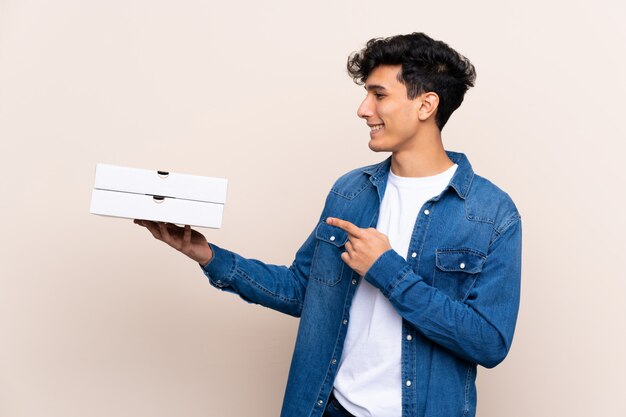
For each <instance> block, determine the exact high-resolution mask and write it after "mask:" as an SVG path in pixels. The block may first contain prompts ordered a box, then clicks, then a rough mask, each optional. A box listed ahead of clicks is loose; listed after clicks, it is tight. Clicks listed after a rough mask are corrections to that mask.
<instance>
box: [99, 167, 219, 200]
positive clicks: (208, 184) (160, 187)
mask: <svg viewBox="0 0 626 417" xmlns="http://www.w3.org/2000/svg"><path fill="white" fill-rule="evenodd" d="M227 185H228V180H226V179H225V178H214V177H204V176H199V175H189V174H177V173H173V172H167V171H151V170H147V169H139V168H128V167H121V166H116V165H108V164H98V165H97V166H96V179H95V181H94V188H95V189H99V190H109V191H120V192H126V193H134V194H147V195H153V196H154V195H156V196H163V197H173V198H180V199H185V200H196V201H206V202H210V203H220V204H224V203H225V202H226V188H227Z"/></svg>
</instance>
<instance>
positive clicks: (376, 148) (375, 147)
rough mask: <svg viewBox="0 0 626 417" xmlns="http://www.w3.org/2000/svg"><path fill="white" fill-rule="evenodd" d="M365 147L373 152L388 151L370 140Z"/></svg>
mask: <svg viewBox="0 0 626 417" xmlns="http://www.w3.org/2000/svg"><path fill="white" fill-rule="evenodd" d="M367 146H369V148H370V150H372V151H374V152H387V151H388V149H385V148H384V147H383V146H381V145H380V144H379V143H376V141H374V140H372V139H370V141H369V143H368V144H367Z"/></svg>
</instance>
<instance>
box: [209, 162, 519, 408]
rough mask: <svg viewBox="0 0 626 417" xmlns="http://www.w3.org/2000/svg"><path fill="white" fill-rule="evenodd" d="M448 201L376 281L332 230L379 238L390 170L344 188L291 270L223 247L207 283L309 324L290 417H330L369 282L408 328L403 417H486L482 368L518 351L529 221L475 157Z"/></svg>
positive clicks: (380, 268)
mask: <svg viewBox="0 0 626 417" xmlns="http://www.w3.org/2000/svg"><path fill="white" fill-rule="evenodd" d="M448 156H449V157H450V159H452V161H454V162H455V163H456V164H458V168H457V170H456V172H455V174H454V176H453V177H452V179H451V180H450V183H449V185H448V186H447V187H446V188H445V189H444V191H442V192H441V194H440V195H438V196H436V197H434V198H432V199H430V200H429V201H427V202H426V203H425V204H424V206H423V207H422V208H421V210H420V212H419V214H418V216H417V218H416V220H415V226H414V228H413V234H412V236H411V242H410V245H409V251H408V253H404V254H398V253H396V252H395V251H394V250H392V249H390V250H388V251H387V252H385V253H383V254H382V255H381V256H380V257H379V258H378V259H377V260H376V261H375V262H374V264H373V265H372V267H371V268H370V269H369V271H368V272H367V273H366V275H365V277H364V278H361V277H360V276H359V275H358V274H357V273H356V272H354V271H353V270H352V269H350V268H349V267H348V266H347V265H346V264H345V263H344V262H343V261H342V260H341V258H340V255H341V253H342V252H343V251H344V250H345V249H344V244H345V243H346V241H347V239H348V236H347V234H346V232H344V231H343V230H341V229H339V228H336V227H334V226H330V225H328V224H326V223H325V222H324V220H325V219H326V217H338V218H340V219H345V220H348V221H350V222H352V223H354V224H355V225H357V226H359V227H364V228H367V227H376V223H377V220H378V211H379V206H380V202H381V200H382V197H383V194H384V193H385V186H386V184H387V176H388V174H389V170H390V161H391V159H390V158H389V159H387V160H385V161H383V162H381V163H379V164H376V165H372V166H368V167H364V168H359V169H356V170H353V171H351V172H349V173H347V174H345V175H343V176H342V177H341V178H339V179H338V180H337V181H336V182H335V184H334V185H333V187H332V189H331V191H330V193H329V194H328V197H327V199H326V204H325V206H324V209H323V212H322V214H321V217H320V219H319V223H318V224H317V226H316V227H315V229H314V230H313V232H312V233H311V235H310V236H309V237H308V239H307V240H306V241H305V242H304V244H303V245H302V247H301V248H300V249H299V250H298V252H297V253H296V256H295V260H294V262H293V264H292V265H291V266H290V267H286V266H278V265H268V264H265V263H263V262H260V261H258V260H254V259H246V258H243V257H241V256H239V255H237V254H235V253H233V252H230V251H227V250H225V249H222V248H219V247H218V246H216V245H213V244H211V247H212V249H213V251H214V257H213V259H212V261H211V262H210V263H209V264H208V265H206V266H205V267H204V272H205V274H206V275H207V276H208V278H209V280H210V282H211V284H212V285H214V286H215V287H218V288H220V289H222V290H225V291H230V292H235V293H237V294H239V295H240V296H241V297H242V298H243V299H245V300H247V301H249V302H253V303H258V304H261V305H264V306H267V307H269V308H272V309H275V310H278V311H281V312H284V313H287V314H290V315H293V316H297V317H300V325H299V328H298V336H297V340H296V345H295V350H294V354H293V358H292V362H291V368H290V371H289V378H288V381H287V388H286V391H285V398H284V402H283V408H282V413H281V416H282V417H307V416H310V417H319V416H321V415H322V413H323V411H324V408H325V406H326V402H327V400H328V397H329V394H330V392H331V390H332V389H333V381H334V379H335V375H336V373H337V367H338V365H339V360H340V358H341V353H342V350H343V344H344V340H345V337H346V331H347V328H348V326H349V325H350V305H351V303H352V299H353V296H354V293H355V290H356V288H357V286H358V285H359V282H360V280H361V279H366V280H367V281H368V282H370V283H371V284H372V285H374V286H375V287H376V288H378V289H379V290H380V291H381V292H382V293H383V294H384V295H385V297H387V298H388V299H389V300H390V302H391V304H392V305H393V306H394V307H395V309H396V310H397V311H398V313H399V314H400V316H402V319H403V320H402V358H401V366H402V370H401V374H402V381H398V383H401V384H402V416H403V417H416V416H420V417H422V416H428V417H453V416H474V415H475V413H476V386H475V378H476V367H477V365H482V366H484V367H487V368H491V367H493V366H496V365H497V364H498V363H500V362H501V361H502V360H503V359H504V357H505V356H506V355H507V353H508V351H509V348H510V347H511V341H512V339H513V332H514V329H515V322H516V319H517V312H518V306H519V296H520V275H521V243H522V240H521V221H520V215H519V213H518V211H517V209H516V207H515V205H514V203H513V201H512V200H511V199H510V197H509V196H508V195H507V194H506V193H504V192H503V191H502V190H500V189H499V188H497V187H496V186H495V185H493V184H492V183H491V182H489V181H488V180H486V179H484V178H482V177H480V176H478V175H476V174H474V171H473V170H472V167H471V165H470V163H469V161H468V160H467V158H466V157H465V155H463V154H460V153H455V152H448Z"/></svg>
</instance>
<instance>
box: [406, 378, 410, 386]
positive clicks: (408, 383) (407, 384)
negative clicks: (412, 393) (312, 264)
mask: <svg viewBox="0 0 626 417" xmlns="http://www.w3.org/2000/svg"><path fill="white" fill-rule="evenodd" d="M406 386H407V387H410V386H411V380H410V379H407V380H406Z"/></svg>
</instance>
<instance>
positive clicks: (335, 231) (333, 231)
mask: <svg viewBox="0 0 626 417" xmlns="http://www.w3.org/2000/svg"><path fill="white" fill-rule="evenodd" d="M315 237H316V238H318V239H319V240H323V241H324V242H328V243H332V244H333V245H335V246H337V247H341V246H343V245H345V244H346V242H347V241H348V233H347V232H346V231H344V230H342V229H340V228H338V227H336V226H331V225H330V224H327V223H326V222H322V223H320V224H319V225H318V226H317V229H316V230H315Z"/></svg>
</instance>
